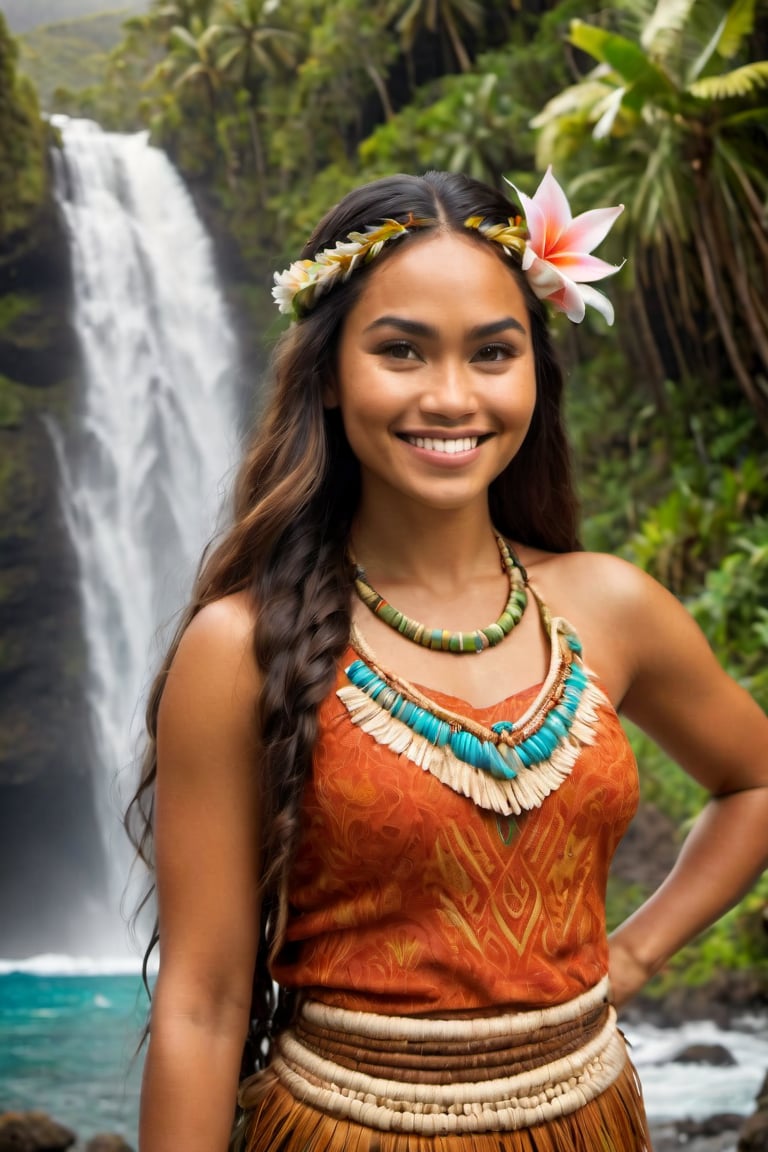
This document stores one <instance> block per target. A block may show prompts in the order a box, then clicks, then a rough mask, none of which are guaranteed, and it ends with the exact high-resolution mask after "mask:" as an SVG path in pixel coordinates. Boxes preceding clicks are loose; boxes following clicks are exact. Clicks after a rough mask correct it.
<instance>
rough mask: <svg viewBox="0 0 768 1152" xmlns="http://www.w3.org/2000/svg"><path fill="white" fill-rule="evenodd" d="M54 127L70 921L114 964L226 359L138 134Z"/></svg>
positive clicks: (189, 239) (217, 453) (232, 419)
mask: <svg viewBox="0 0 768 1152" xmlns="http://www.w3.org/2000/svg"><path fill="white" fill-rule="evenodd" d="M55 123H56V126H57V127H58V129H59V130H60V132H61V134H62V139H63V150H62V151H60V152H57V153H56V155H55V182H56V195H57V198H58V201H59V204H60V206H61V209H62V211H63V213H64V216H65V219H66V226H67V231H68V234H69V238H70V246H71V253H72V263H73V274H74V324H75V327H76V331H77V334H78V338H79V341H80V345H81V349H82V359H83V366H84V379H83V386H82V389H81V400H80V409H79V412H78V413H77V416H76V418H75V419H73V420H72V421H70V423H69V425H68V426H67V427H61V426H60V425H58V424H54V423H52V434H53V437H54V442H55V445H56V451H57V456H58V460H59V467H60V473H61V503H62V509H63V515H64V518H65V521H66V524H67V527H68V530H69V533H70V536H71V539H72V543H73V546H74V550H75V554H76V557H77V562H78V566H79V574H80V576H79V582H80V595H81V602H82V619H83V627H84V632H85V643H86V649H87V660H88V670H87V686H86V691H87V702H88V710H89V723H90V725H91V728H92V731H91V746H92V749H93V780H94V789H95V795H96V802H97V805H98V810H99V819H100V827H101V831H102V836H103V840H104V849H105V854H106V858H107V860H108V861H109V869H110V873H111V875H110V877H109V889H110V908H109V910H108V911H107V912H106V913H105V912H104V910H103V909H98V910H94V909H91V910H90V911H88V910H80V914H81V915H82V916H83V918H84V920H86V921H90V922H87V923H84V924H83V930H82V936H83V940H84V947H86V948H87V950H88V951H90V952H91V953H96V954H108V953H112V954H113V953H115V952H118V953H120V952H124V951H125V950H126V947H127V944H126V932H125V926H124V923H123V919H122V918H121V915H120V911H119V907H120V901H121V897H122V896H123V893H124V888H125V883H126V877H127V873H128V866H129V863H130V860H131V853H130V850H129V846H128V844H127V841H126V838H125V835H124V833H123V831H122V828H121V827H120V823H119V816H120V812H121V810H122V808H123V807H124V805H125V801H126V796H127V795H128V794H129V793H130V792H131V791H132V789H133V786H134V785H135V781H136V771H137V765H136V755H137V748H138V746H139V743H140V737H141V731H142V723H143V709H144V702H145V699H146V693H147V689H148V687H149V683H150V681H151V677H152V674H153V670H154V668H155V666H156V664H157V662H158V659H159V656H160V653H161V649H162V645H163V641H164V640H167V638H168V632H169V628H170V627H172V625H173V619H174V616H175V615H176V614H177V612H178V610H179V608H180V607H181V606H182V605H183V603H184V602H185V600H186V598H187V596H188V593H189V591H190V588H191V583H192V579H193V576H194V572H195V570H196V566H197V564H198V562H199V559H200V555H201V552H202V549H203V547H204V545H205V544H206V542H207V541H208V540H209V539H210V538H211V536H212V534H213V532H214V530H215V527H216V524H217V516H218V513H219V508H220V507H221V504H222V500H223V497H224V495H225V493H226V489H227V486H228V483H229V480H230V478H231V470H232V467H233V465H234V463H235V461H236V457H237V454H238V443H237V441H238V428H239V416H240V412H239V407H240V405H239V388H238V356H237V347H236V341H235V337H234V334H233V330H232V327H231V325H230V322H229V320H228V317H227V313H226V308H225V304H224V300H223V297H222V293H221V290H220V288H219V286H218V284H217V279H216V273H215V268H214V262H213V253H212V247H211V243H210V240H209V238H208V236H207V235H206V232H205V230H204V228H203V226H202V224H201V222H200V220H199V218H198V216H197V214H196V211H195V208H194V205H193V203H192V200H191V197H190V195H189V193H188V191H187V189H186V188H185V186H184V184H183V182H182V180H181V179H180V177H179V176H178V174H177V173H176V172H175V170H174V169H173V167H172V165H171V163H170V162H169V160H168V158H167V157H166V156H165V154H164V153H163V152H161V151H160V150H158V149H156V148H153V147H151V146H150V145H149V143H148V140H147V137H146V135H145V134H137V135H132V136H123V135H114V134H109V133H106V132H103V131H102V130H101V129H100V128H99V127H98V126H97V125H96V124H93V123H91V122H88V121H82V120H69V119H66V118H60V117H57V118H56V120H55ZM76 914H77V912H76V910H73V915H76ZM52 948H55V942H52Z"/></svg>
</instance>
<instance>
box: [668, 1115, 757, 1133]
mask: <svg viewBox="0 0 768 1152" xmlns="http://www.w3.org/2000/svg"><path fill="white" fill-rule="evenodd" d="M743 1120H744V1117H743V1116H741V1115H740V1114H739V1113H738V1112H716V1113H715V1114H714V1116H706V1117H705V1118H704V1119H703V1120H677V1121H676V1122H675V1130H676V1131H677V1133H678V1135H679V1136H684V1137H685V1138H686V1140H692V1139H694V1138H695V1137H698V1136H721V1135H722V1134H723V1133H724V1132H730V1133H734V1132H738V1130H739V1127H740V1126H741V1124H742V1121H743Z"/></svg>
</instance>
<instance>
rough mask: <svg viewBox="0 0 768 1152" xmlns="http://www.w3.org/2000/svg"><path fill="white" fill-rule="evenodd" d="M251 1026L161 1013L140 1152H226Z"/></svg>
mask: <svg viewBox="0 0 768 1152" xmlns="http://www.w3.org/2000/svg"><path fill="white" fill-rule="evenodd" d="M244 1039H245V1027H244V1026H243V1027H239V1026H233V1024H232V1022H230V1021H226V1022H218V1023H216V1022H213V1021H210V1020H208V1021H206V1020H194V1019H191V1018H190V1017H188V1016H184V1015H181V1014H179V1015H172V1014H168V1013H161V1014H158V1015H157V1016H155V1017H153V1024H152V1031H151V1034H150V1041H149V1049H148V1052H147V1059H146V1064H145V1069H144V1079H143V1083H142V1092H141V1118H140V1125H139V1148H140V1152H168V1149H173V1148H183V1149H184V1152H225V1150H226V1148H227V1145H228V1142H229V1137H230V1134H231V1129H232V1120H233V1117H234V1108H235V1097H236V1092H237V1083H238V1076H239V1071H240V1060H241V1057H242V1051H243V1043H244Z"/></svg>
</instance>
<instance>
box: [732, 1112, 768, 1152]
mask: <svg viewBox="0 0 768 1152" xmlns="http://www.w3.org/2000/svg"><path fill="white" fill-rule="evenodd" d="M736 1152H768V1113H767V1112H756V1113H755V1115H754V1116H750V1117H749V1119H748V1120H746V1121H745V1123H744V1126H743V1128H742V1129H741V1132H740V1133H739V1142H738V1144H737V1145H736Z"/></svg>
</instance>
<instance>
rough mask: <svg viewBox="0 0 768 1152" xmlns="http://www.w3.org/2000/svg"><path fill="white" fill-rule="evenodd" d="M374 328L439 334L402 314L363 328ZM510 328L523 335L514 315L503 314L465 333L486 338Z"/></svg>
mask: <svg viewBox="0 0 768 1152" xmlns="http://www.w3.org/2000/svg"><path fill="white" fill-rule="evenodd" d="M375 328H399V330H400V331H401V332H407V333H408V335H410V336H421V337H423V338H424V339H427V340H430V339H431V340H435V339H437V337H438V336H439V335H440V334H439V332H438V331H437V329H436V328H433V327H432V326H431V325H430V324H422V323H421V322H420V321H419V320H406V319H405V318H404V317H402V316H379V318H378V320H374V321H373V323H372V324H369V325H368V327H367V328H366V329H365V331H366V332H371V331H372V330H373V329H375ZM510 328H513V329H515V330H516V331H517V332H522V333H523V335H525V328H524V327H523V325H522V324H521V323H520V321H519V320H516V319H515V318H514V316H505V317H504V319H503V320H494V321H492V322H491V323H490V324H478V325H477V326H476V327H474V328H471V329H470V330H469V332H468V333H467V336H468V338H469V339H470V340H486V339H488V337H490V336H498V335H499V333H500V332H507V331H509V329H510Z"/></svg>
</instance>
